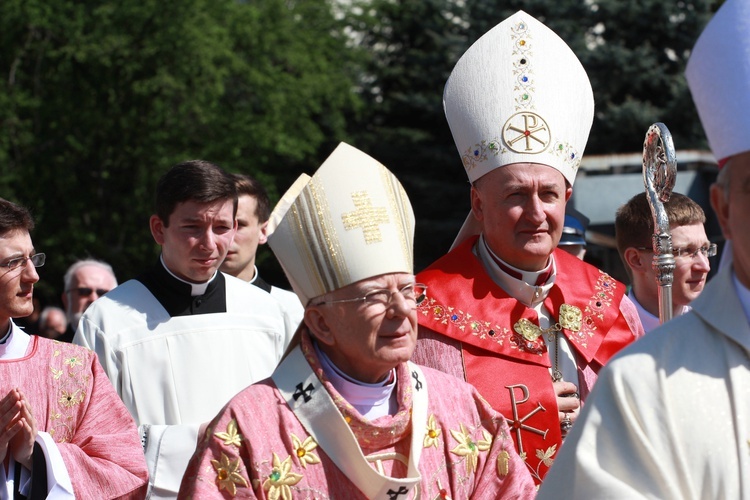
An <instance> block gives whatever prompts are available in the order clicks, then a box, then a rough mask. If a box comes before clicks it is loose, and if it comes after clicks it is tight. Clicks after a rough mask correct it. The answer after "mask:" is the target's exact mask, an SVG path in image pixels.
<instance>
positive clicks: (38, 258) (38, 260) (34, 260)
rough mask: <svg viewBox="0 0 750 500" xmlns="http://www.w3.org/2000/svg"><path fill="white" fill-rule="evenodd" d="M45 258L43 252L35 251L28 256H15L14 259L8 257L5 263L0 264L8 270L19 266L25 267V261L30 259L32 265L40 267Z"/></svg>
mask: <svg viewBox="0 0 750 500" xmlns="http://www.w3.org/2000/svg"><path fill="white" fill-rule="evenodd" d="M46 258H47V256H46V255H45V254H43V253H36V254H34V255H32V256H30V257H17V258H15V259H10V260H9V261H8V262H6V263H5V264H0V266H1V267H4V268H6V269H8V270H9V271H12V270H14V269H18V268H19V267H26V262H28V261H31V264H32V265H33V266H34V267H42V266H43V265H44V261H45V260H46Z"/></svg>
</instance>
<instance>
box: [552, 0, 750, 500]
mask: <svg viewBox="0 0 750 500" xmlns="http://www.w3.org/2000/svg"><path fill="white" fill-rule="evenodd" d="M748 54H750V2H748V1H747V0H728V1H727V2H725V3H724V5H723V6H722V7H721V8H720V9H719V11H718V12H717V13H716V15H715V16H714V18H713V19H712V20H711V22H710V23H709V24H708V26H707V27H706V29H705V30H704V32H703V33H702V35H701V36H700V38H699V39H698V41H697V43H696V45H695V48H694V49H693V52H692V54H691V57H690V60H689V61H688V65H687V71H686V74H687V79H688V85H689V87H690V91H691V93H692V96H693V100H694V101H695V104H696V107H697V109H698V114H699V116H700V119H701V122H702V124H703V128H704V130H705V131H706V135H707V136H708V142H709V145H710V146H711V150H712V152H713V153H714V156H715V157H716V159H717V160H718V161H719V164H720V165H723V166H722V168H721V170H720V173H719V177H718V179H717V181H716V183H715V184H714V185H712V186H711V192H710V194H711V206H712V208H713V210H714V211H715V212H716V215H717V217H718V220H719V223H720V224H721V228H722V232H723V234H724V236H725V237H726V238H727V239H728V240H731V243H729V244H731V248H732V252H733V259H732V264H731V265H730V266H727V267H725V268H723V269H721V270H720V271H719V273H718V274H717V275H716V276H714V277H713V278H712V279H711V280H710V282H709V283H708V285H707V286H706V288H705V290H704V291H703V293H702V294H701V295H700V296H699V297H698V298H697V299H696V300H695V301H693V303H692V308H693V309H692V311H690V312H688V313H687V314H684V315H682V316H680V317H678V318H675V319H673V320H672V321H670V322H668V323H666V324H664V325H662V326H661V327H660V328H657V329H656V330H654V331H653V332H651V333H650V334H648V335H646V336H645V337H644V338H643V339H642V340H639V341H638V342H636V343H635V344H633V345H632V346H630V347H628V348H626V349H624V350H623V351H622V352H621V353H620V354H619V355H618V356H617V357H616V358H615V359H614V360H612V361H610V363H609V365H607V366H606V367H605V368H604V370H602V371H601V372H600V373H599V381H598V382H597V385H596V387H595V388H594V391H593V393H592V394H591V395H590V396H589V399H588V401H587V403H586V405H585V407H584V409H583V411H582V412H581V414H580V416H579V418H578V423H576V425H575V426H574V427H573V430H572V431H571V434H570V435H568V438H567V439H566V441H565V444H564V445H563V447H562V450H561V451H560V455H559V456H558V458H557V460H556V461H555V464H554V465H553V466H552V468H551V470H550V472H549V474H547V478H546V480H545V482H544V483H543V484H542V488H541V490H540V492H539V496H538V498H539V499H540V500H547V499H558V498H566V499H576V498H581V499H590V498H597V499H600V498H658V499H667V498H669V499H672V498H680V499H706V498H726V499H729V498H732V499H739V498H750V480H749V478H750V231H748V227H747V223H748V220H749V219H748V214H750V134H749V133H748V132H749V131H750V113H748V110H749V109H750V57H749V56H748Z"/></svg>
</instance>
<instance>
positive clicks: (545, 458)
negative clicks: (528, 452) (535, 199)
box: [536, 444, 557, 467]
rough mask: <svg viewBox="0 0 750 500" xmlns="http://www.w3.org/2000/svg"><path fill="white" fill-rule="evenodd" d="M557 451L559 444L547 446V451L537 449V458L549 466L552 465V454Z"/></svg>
mask: <svg viewBox="0 0 750 500" xmlns="http://www.w3.org/2000/svg"><path fill="white" fill-rule="evenodd" d="M556 451H557V444H553V445H552V446H550V447H549V448H547V449H546V450H545V451H542V450H536V458H538V459H539V460H541V461H542V463H543V464H544V465H546V466H547V467H551V466H552V462H553V459H552V456H553V455H554V454H555V452H556Z"/></svg>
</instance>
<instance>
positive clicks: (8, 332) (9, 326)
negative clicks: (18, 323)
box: [0, 320, 13, 344]
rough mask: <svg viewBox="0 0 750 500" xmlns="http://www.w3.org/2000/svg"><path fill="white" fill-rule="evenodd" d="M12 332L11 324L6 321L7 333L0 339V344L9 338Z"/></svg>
mask: <svg viewBox="0 0 750 500" xmlns="http://www.w3.org/2000/svg"><path fill="white" fill-rule="evenodd" d="M12 332H13V323H12V322H11V321H10V320H8V331H7V332H5V335H3V338H2V339H0V344H4V343H5V342H6V341H7V340H8V339H9V338H10V334H11V333H12Z"/></svg>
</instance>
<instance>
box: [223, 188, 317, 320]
mask: <svg viewBox="0 0 750 500" xmlns="http://www.w3.org/2000/svg"><path fill="white" fill-rule="evenodd" d="M232 177H233V178H234V185H235V186H236V187H237V234H235V235H234V241H232V244H231V245H230V246H229V251H228V252H227V257H226V258H225V259H224V262H223V263H222V264H221V271H222V272H225V273H227V274H231V275H232V276H234V277H235V278H240V279H242V280H245V281H247V282H248V283H250V284H253V285H255V286H257V287H258V288H260V289H261V290H265V291H266V292H268V293H270V294H271V297H273V298H274V299H276V300H278V301H279V302H280V303H281V307H282V308H284V309H286V311H287V313H288V314H289V317H290V318H291V320H292V323H293V324H295V325H299V324H300V322H302V316H303V315H304V314H305V310H304V308H303V307H302V303H301V302H300V301H299V298H297V295H295V294H294V292H290V291H289V290H284V289H283V288H279V287H277V286H273V285H270V284H269V283H267V282H266V281H265V280H264V279H263V278H261V276H260V273H259V272H258V266H256V265H255V257H256V255H257V252H258V247H259V246H260V245H263V244H264V243H266V241H268V237H267V234H266V232H267V228H268V218H269V217H270V216H271V200H269V198H268V193H267V192H266V188H264V187H263V185H262V184H261V183H260V182H259V181H258V179H255V178H254V177H252V176H250V175H247V174H232Z"/></svg>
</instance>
